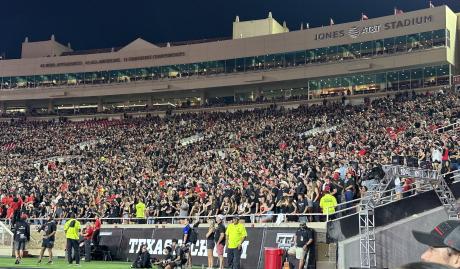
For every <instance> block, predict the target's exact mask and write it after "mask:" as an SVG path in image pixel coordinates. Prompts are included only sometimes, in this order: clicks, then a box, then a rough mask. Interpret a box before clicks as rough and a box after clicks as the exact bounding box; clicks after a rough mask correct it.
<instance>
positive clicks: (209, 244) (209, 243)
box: [206, 219, 216, 268]
mask: <svg viewBox="0 0 460 269" xmlns="http://www.w3.org/2000/svg"><path fill="white" fill-rule="evenodd" d="M208 222H209V229H208V232H207V233H206V249H207V251H208V268H213V267H214V256H213V253H212V252H213V251H214V246H215V239H214V234H215V233H214V232H215V229H216V221H215V220H214V219H209V220H208Z"/></svg>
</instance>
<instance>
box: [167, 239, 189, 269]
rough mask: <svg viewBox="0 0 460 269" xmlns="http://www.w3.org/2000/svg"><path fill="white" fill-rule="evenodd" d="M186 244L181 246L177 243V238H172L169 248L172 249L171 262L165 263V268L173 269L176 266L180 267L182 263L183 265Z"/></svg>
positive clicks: (185, 261) (184, 262) (185, 258)
mask: <svg viewBox="0 0 460 269" xmlns="http://www.w3.org/2000/svg"><path fill="white" fill-rule="evenodd" d="M185 248H187V247H186V246H185V247H181V246H179V245H177V239H173V240H172V244H171V249H172V251H173V253H172V257H173V258H172V260H171V262H170V263H169V264H168V265H166V267H165V269H173V268H176V267H181V266H182V265H185V264H186V263H187V256H186V252H187V251H186V249H185Z"/></svg>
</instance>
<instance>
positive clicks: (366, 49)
mask: <svg viewBox="0 0 460 269" xmlns="http://www.w3.org/2000/svg"><path fill="white" fill-rule="evenodd" d="M373 45H374V42H372V41H368V42H363V43H361V56H362V57H372V56H373V55H374V46H373Z"/></svg>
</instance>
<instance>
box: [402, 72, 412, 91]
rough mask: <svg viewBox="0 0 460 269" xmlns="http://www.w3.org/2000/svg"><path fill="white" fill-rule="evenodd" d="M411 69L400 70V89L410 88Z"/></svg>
mask: <svg viewBox="0 0 460 269" xmlns="http://www.w3.org/2000/svg"><path fill="white" fill-rule="evenodd" d="M410 86H411V83H410V70H403V71H400V72H399V90H408V89H410Z"/></svg>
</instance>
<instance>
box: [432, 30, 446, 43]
mask: <svg viewBox="0 0 460 269" xmlns="http://www.w3.org/2000/svg"><path fill="white" fill-rule="evenodd" d="M445 45H446V30H445V29H441V30H437V31H433V47H443V46H445Z"/></svg>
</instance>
